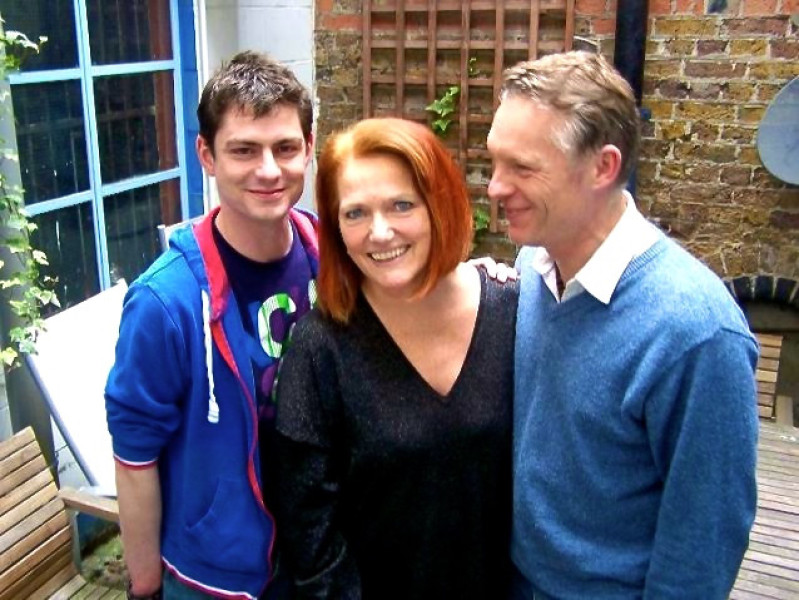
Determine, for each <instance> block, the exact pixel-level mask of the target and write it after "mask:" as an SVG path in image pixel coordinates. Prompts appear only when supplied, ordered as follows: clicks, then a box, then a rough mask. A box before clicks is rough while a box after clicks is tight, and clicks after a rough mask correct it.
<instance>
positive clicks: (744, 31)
mask: <svg viewBox="0 0 799 600" xmlns="http://www.w3.org/2000/svg"><path fill="white" fill-rule="evenodd" d="M787 28H788V25H787V18H776V17H775V18H771V19H752V18H746V19H724V21H723V22H722V27H721V29H722V31H721V34H722V36H724V35H729V36H733V37H734V36H747V37H748V36H751V35H753V34H755V35H771V36H784V35H785V33H786V31H787Z"/></svg>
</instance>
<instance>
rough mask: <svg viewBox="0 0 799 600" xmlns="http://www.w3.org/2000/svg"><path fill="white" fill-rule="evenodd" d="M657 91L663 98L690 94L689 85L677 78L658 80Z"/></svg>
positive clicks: (681, 96)
mask: <svg viewBox="0 0 799 600" xmlns="http://www.w3.org/2000/svg"><path fill="white" fill-rule="evenodd" d="M657 91H658V92H659V93H660V95H661V96H663V97H664V98H687V97H688V96H689V95H690V86H689V85H688V84H687V83H686V82H684V81H680V80H678V79H664V80H663V81H659V82H658V84H657Z"/></svg>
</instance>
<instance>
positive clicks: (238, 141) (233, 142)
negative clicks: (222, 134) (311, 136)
mask: <svg viewBox="0 0 799 600" xmlns="http://www.w3.org/2000/svg"><path fill="white" fill-rule="evenodd" d="M287 143H289V144H294V143H296V144H304V143H305V140H304V139H303V138H302V137H285V138H281V139H279V140H275V141H274V142H273V143H272V145H273V146H279V145H280V144H287ZM237 145H238V146H261V143H260V142H256V141H254V140H250V139H247V138H235V137H234V138H230V139H229V140H227V141H226V142H225V146H237Z"/></svg>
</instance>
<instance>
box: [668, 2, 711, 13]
mask: <svg viewBox="0 0 799 600" xmlns="http://www.w3.org/2000/svg"><path fill="white" fill-rule="evenodd" d="M703 5H704V2H703V1H702V0H676V2H675V3H674V14H678V15H679V14H689V15H701V14H702V12H703V9H704V6H703Z"/></svg>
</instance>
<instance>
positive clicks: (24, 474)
mask: <svg viewBox="0 0 799 600" xmlns="http://www.w3.org/2000/svg"><path fill="white" fill-rule="evenodd" d="M67 507H68V508H70V509H72V510H78V511H80V512H84V513H87V514H91V515H94V516H97V517H100V518H104V519H107V520H112V521H116V520H118V510H117V506H116V501H114V500H109V499H106V498H96V497H93V496H90V495H88V494H83V493H81V492H78V491H76V490H63V491H62V492H61V493H59V491H58V488H57V487H56V484H55V481H54V479H53V475H52V473H51V472H50V469H49V467H48V466H47V464H46V462H45V460H44V456H42V452H41V449H40V448H39V444H38V443H37V441H36V438H35V437H34V435H33V430H32V429H30V428H27V429H25V430H24V431H21V432H20V433H18V434H16V435H14V436H13V437H11V438H10V439H8V440H6V441H4V442H0V600H21V599H23V598H24V599H25V600H28V599H31V600H39V599H45V598H57V599H59V600H60V599H62V598H64V599H65V598H73V597H79V598H101V599H103V600H107V599H109V600H110V599H116V598H119V599H124V598H125V592H124V591H122V590H111V589H108V588H102V587H99V586H96V585H93V584H91V583H87V582H86V581H85V580H84V579H83V577H81V575H80V574H79V572H78V569H77V567H76V564H75V560H74V553H73V547H74V546H73V536H72V527H71V526H70V518H69V515H68V513H67Z"/></svg>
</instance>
